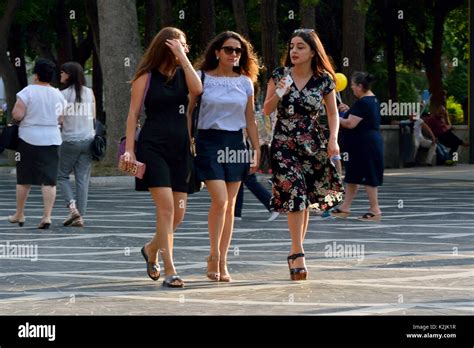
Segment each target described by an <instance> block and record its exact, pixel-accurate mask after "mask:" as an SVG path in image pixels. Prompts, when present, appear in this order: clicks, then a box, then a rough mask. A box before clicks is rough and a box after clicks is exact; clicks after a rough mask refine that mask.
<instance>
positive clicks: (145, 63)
mask: <svg viewBox="0 0 474 348" xmlns="http://www.w3.org/2000/svg"><path fill="white" fill-rule="evenodd" d="M181 36H182V37H184V38H185V39H186V35H185V34H184V32H183V31H182V30H180V29H178V28H174V27H165V28H163V29H161V30H160V32H159V33H158V34H156V35H155V37H154V38H153V40H152V41H151V44H150V45H149V46H148V48H147V50H146V51H145V54H144V55H143V58H142V60H141V61H140V63H139V64H138V68H137V72H136V73H135V76H134V77H133V80H132V82H133V81H135V80H136V79H138V78H139V77H140V76H142V75H144V74H146V73H148V72H150V71H152V70H157V69H158V68H160V67H161V68H162V69H163V70H165V72H166V73H170V77H169V78H168V79H171V78H172V77H173V75H174V74H175V72H176V57H175V55H174V54H173V52H172V51H171V50H170V48H169V47H168V46H167V45H166V40H171V39H178V40H179V38H180V37H181Z"/></svg>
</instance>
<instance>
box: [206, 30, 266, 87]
mask: <svg viewBox="0 0 474 348" xmlns="http://www.w3.org/2000/svg"><path fill="white" fill-rule="evenodd" d="M228 39H235V40H237V41H239V42H240V45H241V47H242V54H241V56H240V60H239V66H235V67H234V68H233V70H234V72H236V73H237V74H241V75H245V76H247V77H249V78H250V79H251V80H252V82H254V83H255V82H256V81H257V77H258V73H259V69H260V68H259V66H258V59H257V55H256V54H255V52H254V50H253V47H252V44H251V43H250V42H248V41H247V40H246V39H245V38H244V37H242V36H241V35H240V34H238V33H236V32H234V31H224V32H222V33H220V34H219V35H217V36H216V37H215V38H214V40H212V41H211V42H210V43H209V44H208V45H207V48H206V50H205V51H204V53H203V55H202V56H201V58H200V59H199V62H198V63H197V68H198V69H200V70H202V71H209V70H214V69H215V68H217V66H218V65H219V61H218V60H217V59H216V54H215V51H216V50H220V49H221V47H222V45H223V44H224V42H226V41H227V40H228Z"/></svg>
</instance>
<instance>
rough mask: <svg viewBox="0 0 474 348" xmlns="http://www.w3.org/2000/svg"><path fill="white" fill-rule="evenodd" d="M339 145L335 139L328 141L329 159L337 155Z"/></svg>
mask: <svg viewBox="0 0 474 348" xmlns="http://www.w3.org/2000/svg"><path fill="white" fill-rule="evenodd" d="M339 152H340V150H339V145H338V143H337V140H336V139H329V142H328V156H329V158H331V157H333V156H336V155H339Z"/></svg>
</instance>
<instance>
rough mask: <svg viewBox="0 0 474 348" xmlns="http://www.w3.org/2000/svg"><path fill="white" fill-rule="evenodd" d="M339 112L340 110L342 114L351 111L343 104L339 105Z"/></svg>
mask: <svg viewBox="0 0 474 348" xmlns="http://www.w3.org/2000/svg"><path fill="white" fill-rule="evenodd" d="M337 110H339V111H340V112H346V111H347V110H349V106H348V105H346V104H344V103H341V104H339V105H338V107H337Z"/></svg>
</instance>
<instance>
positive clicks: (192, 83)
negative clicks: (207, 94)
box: [166, 39, 202, 95]
mask: <svg viewBox="0 0 474 348" xmlns="http://www.w3.org/2000/svg"><path fill="white" fill-rule="evenodd" d="M166 46H168V47H169V48H170V50H171V52H173V54H174V55H175V56H176V58H178V60H179V63H180V64H181V67H182V68H183V71H184V76H185V78H186V85H187V86H188V90H189V93H190V94H194V95H199V94H201V93H202V83H201V79H200V78H199V76H198V75H197V73H196V71H195V70H194V68H193V66H192V64H191V62H190V61H189V59H188V57H187V56H186V52H185V51H184V48H183V46H182V45H181V42H180V41H179V40H178V39H168V40H166Z"/></svg>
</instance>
